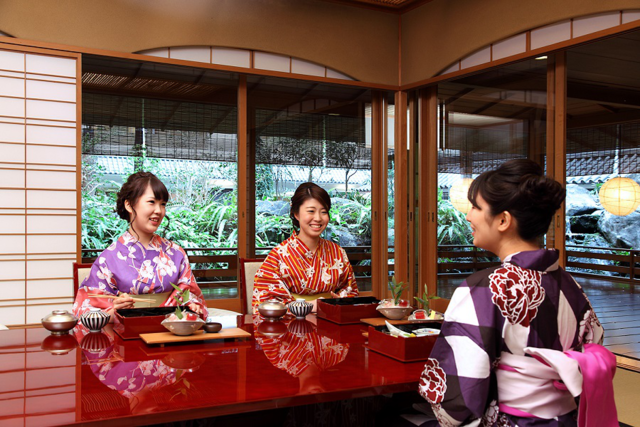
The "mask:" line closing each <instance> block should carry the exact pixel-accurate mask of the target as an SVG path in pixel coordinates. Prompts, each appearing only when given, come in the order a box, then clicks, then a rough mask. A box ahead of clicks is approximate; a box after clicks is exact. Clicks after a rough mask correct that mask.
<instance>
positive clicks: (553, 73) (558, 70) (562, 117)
mask: <svg viewBox="0 0 640 427" xmlns="http://www.w3.org/2000/svg"><path fill="white" fill-rule="evenodd" d="M549 58H554V59H553V60H550V61H549V65H548V67H547V175H549V176H550V177H552V178H554V179H555V180H556V181H558V182H559V183H560V184H562V186H563V187H566V181H567V180H566V174H567V165H566V151H567V149H566V142H567V121H566V117H567V65H566V64H567V61H566V54H565V53H564V52H558V53H556V54H555V55H554V57H552V56H549ZM565 227H566V224H565V204H564V203H563V204H562V206H561V207H560V209H559V210H558V212H556V215H555V216H554V218H553V221H552V222H551V228H550V229H549V231H548V232H547V247H548V248H555V249H557V250H558V252H559V253H560V265H561V266H563V267H564V266H565V265H566V261H567V260H566V251H565V235H566V231H565Z"/></svg>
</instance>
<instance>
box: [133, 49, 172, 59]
mask: <svg viewBox="0 0 640 427" xmlns="http://www.w3.org/2000/svg"><path fill="white" fill-rule="evenodd" d="M140 53H141V54H142V55H149V56H156V57H158V58H168V57H169V49H167V48H166V47H162V48H160V49H149V50H145V51H143V52H140Z"/></svg>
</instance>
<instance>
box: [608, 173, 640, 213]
mask: <svg viewBox="0 0 640 427" xmlns="http://www.w3.org/2000/svg"><path fill="white" fill-rule="evenodd" d="M599 196H600V203H601V204H602V207H603V208H605V209H606V210H607V211H608V212H611V213H612V214H614V215H618V216H625V215H629V214H630V213H631V212H633V211H635V210H636V209H637V208H638V205H640V185H638V183H637V182H635V181H634V180H632V179H630V178H620V177H618V178H611V179H610V180H609V181H607V182H605V183H604V185H603V186H602V187H600V193H599Z"/></svg>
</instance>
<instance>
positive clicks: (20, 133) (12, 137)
mask: <svg viewBox="0 0 640 427" xmlns="http://www.w3.org/2000/svg"><path fill="white" fill-rule="evenodd" d="M24 130H25V129H24V125H23V124H13V123H0V141H2V142H19V143H24ZM2 153H3V156H2V158H1V159H0V160H3V161H6V160H5V159H4V150H2Z"/></svg>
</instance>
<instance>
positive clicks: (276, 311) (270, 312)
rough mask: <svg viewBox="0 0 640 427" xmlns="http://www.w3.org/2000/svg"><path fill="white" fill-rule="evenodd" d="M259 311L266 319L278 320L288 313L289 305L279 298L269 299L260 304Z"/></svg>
mask: <svg viewBox="0 0 640 427" xmlns="http://www.w3.org/2000/svg"><path fill="white" fill-rule="evenodd" d="M258 312H259V313H260V315H261V316H262V317H264V318H265V320H268V321H270V322H277V321H278V320H280V319H281V318H282V316H284V315H285V314H287V306H286V305H284V304H283V303H281V302H280V301H277V300H269V301H265V302H263V303H261V304H260V305H259V306H258Z"/></svg>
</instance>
